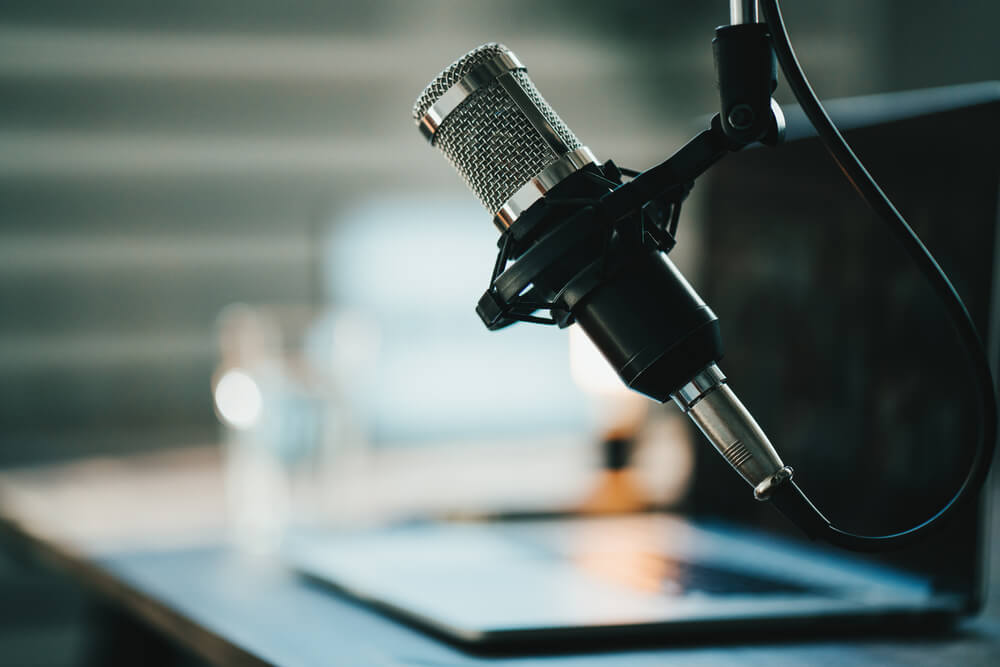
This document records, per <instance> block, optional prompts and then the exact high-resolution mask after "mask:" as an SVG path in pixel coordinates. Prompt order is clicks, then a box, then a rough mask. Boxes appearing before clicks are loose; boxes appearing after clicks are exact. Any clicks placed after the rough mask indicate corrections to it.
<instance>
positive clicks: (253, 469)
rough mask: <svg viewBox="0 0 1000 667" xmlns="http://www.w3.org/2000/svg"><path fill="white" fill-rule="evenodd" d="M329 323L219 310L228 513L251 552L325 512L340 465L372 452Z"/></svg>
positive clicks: (217, 395) (301, 313) (293, 311)
mask: <svg viewBox="0 0 1000 667" xmlns="http://www.w3.org/2000/svg"><path fill="white" fill-rule="evenodd" d="M324 324H325V320H324V318H323V314H322V313H319V312H317V311H316V310H315V309H312V308H308V307H289V306H283V307H256V308H252V307H250V306H246V305H233V306H230V307H228V308H226V309H225V310H224V311H223V312H222V313H221V314H220V316H219V320H218V332H219V348H220V363H219V366H218V368H217V369H216V373H215V376H214V380H213V397H214V404H215V409H216V414H217V416H218V418H219V421H220V423H221V425H222V439H223V447H224V460H225V464H224V466H225V481H226V494H227V502H228V513H229V517H230V519H231V522H230V523H231V527H232V530H233V536H234V538H235V539H236V540H237V542H239V543H241V544H243V545H244V546H246V547H247V548H250V549H252V550H258V551H268V550H272V549H274V548H275V547H277V546H278V544H279V542H280V540H281V537H282V536H283V534H284V533H285V531H286V529H287V528H288V527H290V526H291V525H293V524H297V523H309V522H313V521H315V520H317V518H318V517H320V516H322V515H323V513H324V512H325V511H326V509H327V508H328V507H329V506H330V504H331V503H332V502H334V499H335V497H336V493H337V490H338V489H337V486H336V484H335V480H334V473H333V470H334V469H335V468H336V467H338V466H349V465H355V466H357V465H358V461H359V459H360V458H361V457H363V449H364V447H363V445H364V439H363V437H361V436H360V434H359V433H358V431H357V430H356V429H354V428H353V425H352V422H351V419H350V415H349V414H348V411H347V410H346V409H345V406H344V402H343V401H342V400H341V398H340V396H341V392H340V387H339V386H338V384H337V377H338V370H340V369H338V368H337V367H336V366H335V365H334V364H335V362H336V357H337V355H336V353H335V351H334V350H333V346H334V343H333V340H332V339H331V337H330V327H328V326H323V325H324ZM352 358H353V360H354V363H355V366H356V364H357V363H363V357H362V356H361V355H359V354H356V353H354V354H352ZM352 370H354V369H352ZM349 460H350V461H351V463H348V461H349ZM341 500H343V499H341Z"/></svg>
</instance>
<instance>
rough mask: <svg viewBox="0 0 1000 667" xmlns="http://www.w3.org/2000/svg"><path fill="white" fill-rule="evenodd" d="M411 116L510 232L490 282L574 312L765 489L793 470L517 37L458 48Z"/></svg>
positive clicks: (687, 293) (647, 389) (630, 378)
mask: <svg viewBox="0 0 1000 667" xmlns="http://www.w3.org/2000/svg"><path fill="white" fill-rule="evenodd" d="M413 115H414V120H415V121H416V124H417V126H418V127H419V128H420V130H421V132H422V133H423V134H424V136H425V138H427V140H428V141H429V142H430V143H431V145H432V146H434V147H435V148H438V149H439V150H441V152H442V153H444V155H445V157H446V158H447V159H448V160H449V162H451V164H452V165H453V166H454V167H455V169H456V170H457V171H458V172H459V174H460V175H461V176H462V178H463V179H464V180H465V182H466V184H467V185H468V186H469V187H470V189H472V191H473V192H474V193H475V194H476V195H477V197H479V199H480V201H481V202H482V203H483V205H484V206H485V207H486V208H487V210H488V211H489V212H490V213H491V214H492V215H493V221H494V224H495V225H496V226H497V228H498V229H499V230H500V231H501V233H502V235H501V241H500V245H501V248H502V251H501V260H499V261H498V265H497V267H496V270H495V272H494V279H495V280H494V285H496V284H500V283H505V282H506V284H509V285H512V288H511V290H512V291H511V293H510V294H509V295H508V296H510V297H517V296H521V295H522V294H523V293H528V294H531V295H532V296H533V297H535V299H536V300H537V301H538V303H540V304H545V305H544V306H539V307H549V308H551V310H552V313H553V314H554V315H556V314H557V313H559V316H557V317H555V320H554V322H555V323H557V324H559V325H560V326H568V325H569V324H571V323H572V322H573V321H575V322H577V323H579V325H580V327H581V328H582V329H583V330H584V332H585V333H586V334H587V336H588V337H589V338H590V339H591V340H592V341H593V342H594V344H595V345H596V346H597V348H598V349H599V350H600V351H601V353H602V354H603V355H604V357H605V358H606V359H607V360H608V361H609V362H610V364H611V365H612V367H613V368H614V370H615V371H616V372H617V374H618V375H619V377H620V378H621V379H622V381H623V382H625V384H626V385H628V386H629V387H630V388H632V389H634V390H636V391H638V392H640V393H643V394H645V395H647V396H649V397H651V398H653V399H656V400H658V401H661V402H665V401H667V400H670V399H671V398H673V400H674V401H675V403H677V405H678V406H679V407H680V408H681V409H682V410H683V411H684V412H685V413H686V414H688V415H689V416H690V417H691V418H692V420H693V421H694V422H695V423H696V424H697V426H698V428H699V429H700V430H701V431H702V433H703V434H704V435H705V436H706V438H708V440H709V441H710V442H711V443H712V444H713V446H715V448H716V449H717V450H718V451H719V453H720V454H722V455H723V456H724V457H725V458H726V460H727V461H729V463H730V464H731V465H732V466H733V467H734V468H735V469H736V470H737V472H739V473H740V474H741V475H742V476H743V478H744V479H745V480H746V481H747V482H748V483H749V484H751V486H753V487H754V488H755V493H756V494H757V496H758V498H766V497H767V495H768V494H769V492H770V489H771V488H772V487H774V486H776V485H777V484H779V483H781V482H782V481H785V479H787V478H789V477H790V475H791V469H790V468H787V467H785V466H784V464H783V463H782V462H781V459H780V458H779V457H778V455H777V453H776V452H775V451H774V448H773V447H772V446H771V444H770V442H769V441H768V440H767V437H766V436H765V435H764V433H763V431H762V430H761V429H760V427H759V426H758V425H757V423H756V421H754V419H753V417H752V416H751V415H750V414H749V412H748V411H747V410H746V408H745V407H744V406H743V404H742V403H741V402H740V401H739V399H738V398H737V397H736V396H735V394H733V392H732V391H731V390H730V389H729V387H728V386H727V385H726V378H725V375H723V373H722V372H721V371H720V370H719V369H718V366H717V365H716V364H717V362H718V360H719V359H720V358H721V357H722V354H723V347H722V338H721V334H720V330H719V322H718V318H717V317H716V315H715V313H713V312H712V310H711V309H710V308H709V307H708V306H707V305H705V302H704V301H703V300H702V299H701V297H699V296H698V294H697V293H696V292H695V291H694V289H693V288H692V287H691V285H690V284H688V282H687V280H685V279H684V277H683V276H682V275H681V273H680V272H679V271H678V270H677V268H676V267H675V266H674V264H673V263H672V262H671V261H670V259H669V258H668V257H667V256H666V254H665V252H662V250H663V249H664V248H663V246H662V245H660V246H659V247H657V245H656V244H653V245H651V244H649V243H648V242H647V239H646V230H647V227H646V222H647V221H646V220H645V216H646V214H647V210H646V209H645V208H643V207H641V206H640V207H639V208H637V209H636V208H627V209H626V210H610V211H609V210H608V206H607V205H605V203H606V202H608V201H609V195H613V194H614V193H615V192H616V191H617V190H618V188H620V187H626V186H622V185H621V183H620V172H619V171H618V169H617V167H614V166H613V165H612V164H611V163H610V162H608V163H605V164H603V165H602V164H601V163H600V162H598V160H597V158H596V157H595V156H594V154H593V153H592V152H591V151H590V149H589V148H587V147H586V146H584V145H583V144H582V143H581V142H580V141H579V139H577V137H576V135H575V134H573V132H572V131H570V130H569V128H568V127H567V126H566V125H565V123H563V121H562V120H561V119H560V118H559V116H558V115H557V114H556V113H555V112H554V111H553V110H552V108H551V107H550V106H549V105H548V103H547V102H545V100H544V98H542V96H541V95H540V94H539V93H538V91H537V89H536V88H535V86H534V84H533V83H532V82H531V80H530V79H529V78H528V76H527V71H526V69H525V68H524V66H523V65H522V64H521V63H520V61H519V60H518V59H517V57H516V56H515V55H514V54H513V53H512V52H510V50H509V49H507V48H506V47H504V46H503V45H500V44H485V45H483V46H481V47H479V48H477V49H474V50H473V51H471V52H469V53H468V54H466V55H465V56H464V57H462V58H460V59H459V60H457V61H456V62H455V63H453V64H452V65H451V66H450V67H448V68H447V69H445V70H444V71H443V72H442V73H441V74H440V75H439V76H438V77H437V78H436V79H434V80H433V81H432V82H431V83H430V84H429V85H428V86H427V88H426V89H425V90H424V92H423V94H422V95H421V96H420V97H419V98H418V99H417V102H416V104H415V105H414V110H413ZM639 178H641V176H640V177H639ZM637 180H638V179H637ZM630 185H631V184H630ZM685 194H686V191H685ZM677 206H679V202H678V203H677ZM677 210H678V211H679V209H677ZM672 245H673V239H672V237H671V238H670V239H669V244H668V247H667V248H666V249H667V250H669V248H670V247H672ZM504 250H509V254H505V253H504ZM507 260H513V264H512V265H511V266H510V268H506V267H505V265H506V262H507ZM528 266H530V267H532V270H530V271H528V272H527V273H525V272H526V271H527V269H524V270H522V269H523V267H528ZM505 268H506V270H504V269H505ZM501 271H502V272H503V273H502V274H501ZM519 274H524V275H520V276H519ZM526 275H530V281H529V280H528V278H527V277H525V276H526ZM519 277H520V279H521V280H520V282H518V281H517V279H518V278H519ZM491 289H493V286H492V285H491ZM489 296H490V293H489V292H488V293H487V295H486V296H485V297H484V300H483V301H481V302H480V305H479V307H478V308H477V311H478V312H479V314H480V317H482V318H483V320H484V322H485V323H486V324H487V326H488V327H489V328H491V329H493V328H499V327H500V326H504V325H505V324H509V323H510V321H503V320H502V318H501V317H500V316H499V315H498V313H499V310H498V309H497V308H496V307H495V306H496V304H495V302H494V301H493V300H491V299H489V298H487V297H489ZM552 304H556V306H553V305H552ZM522 319H529V321H540V320H538V319H537V318H522ZM550 323H551V321H550Z"/></svg>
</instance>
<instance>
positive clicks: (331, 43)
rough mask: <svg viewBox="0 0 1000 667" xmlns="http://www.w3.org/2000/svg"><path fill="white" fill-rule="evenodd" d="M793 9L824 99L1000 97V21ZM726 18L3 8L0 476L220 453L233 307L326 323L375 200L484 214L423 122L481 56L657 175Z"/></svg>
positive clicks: (575, 9) (931, 12)
mask: <svg viewBox="0 0 1000 667" xmlns="http://www.w3.org/2000/svg"><path fill="white" fill-rule="evenodd" d="M786 5H787V7H786V8H785V11H786V13H787V18H788V22H789V25H790V29H791V31H792V35H793V39H794V41H795V44H796V46H797V48H798V50H799V52H800V56H801V57H802V60H803V62H804V64H805V67H806V69H807V71H808V73H809V74H810V76H811V77H812V79H813V82H814V84H815V86H816V88H817V89H818V91H819V92H820V94H821V95H823V96H826V97H832V96H843V95H855V94H863V93H870V92H878V91H888V90H900V89H906V88H913V87H920V86H934V85H944V84H950V83H957V82H966V81H975V80H982V79H989V78H997V77H1000V72H998V67H1000V65H998V63H1000V46H998V42H997V41H996V40H995V39H991V38H990V36H989V34H988V31H986V30H982V29H981V26H984V25H992V24H993V23H994V22H995V21H996V19H998V18H1000V5H997V3H994V2H989V1H987V0H979V1H968V2H961V3H949V4H943V3H932V2H923V1H921V2H914V1H907V2H904V1H902V0H881V1H872V0H843V1H840V2H821V1H819V0H799V1H796V2H791V1H790V2H787V3H786ZM727 17H728V5H727V3H725V2H723V1H722V0H719V1H717V2H703V1H701V0H698V1H696V0H676V1H675V2H657V3H652V2H645V3H643V2H629V1H626V2H619V3H614V5H612V4H608V3H603V2H580V1H579V0H574V1H572V2H570V1H568V0H567V1H561V2H546V3H537V2H521V1H519V0H511V1H509V2H505V3H486V2H482V3H470V2H446V1H441V0H437V1H427V2H410V1H407V0H380V1H377V2H375V1H373V2H366V3H345V2H322V3H319V2H296V1H292V2H283V3H277V4H276V3H267V2H260V1H258V0H246V1H244V2H239V3H235V2H225V3H206V2H187V1H181V2H170V3H141V4H137V3H133V2H101V3H85V4H81V3H74V2H51V3H39V2H21V1H19V0H8V1H7V2H5V3H3V6H2V8H0V100H2V102H0V378H2V379H0V442H2V446H0V465H2V464H11V463H16V462H28V461H33V460H40V459H51V458H57V457H66V456H78V455H82V454H85V453H89V452H95V451H121V450H126V449H134V448H150V447H158V446H167V445H174V444H192V443H197V442H206V441H211V440H212V439H213V438H214V437H215V418H214V415H213V413H212V408H211V400H210V388H209V377H210V374H211V372H212V369H213V366H214V364H215V361H216V351H215V350H216V339H215V334H214V331H213V327H214V322H215V318H216V316H217V314H218V313H219V311H220V309H221V308H222V307H223V306H224V305H226V304H227V303H230V302H234V301H247V302H251V303H284V302H288V303H318V302H322V301H323V300H324V298H325V296H324V290H323V287H322V280H321V279H320V278H319V277H318V274H319V273H320V271H321V265H322V250H321V244H320V243H318V239H319V238H321V237H322V236H323V234H324V233H325V232H326V230H327V228H328V226H329V225H330V224H331V221H334V220H336V219H337V216H338V212H341V211H344V210H346V209H349V208H350V207H351V206H353V205H355V204H356V203H357V202H358V201H360V200H363V199H365V198H367V197H371V196H372V195H373V194H375V193H379V192H385V191H393V192H397V193H398V192H403V193H407V192H409V193H412V196H413V197H415V198H416V197H420V196H421V195H422V193H425V192H427V191H433V192H435V193H440V192H453V193H459V194H458V196H468V195H465V194H464V186H463V185H462V184H461V183H460V182H459V181H458V179H457V178H456V177H455V175H454V173H453V172H452V171H451V169H450V167H449V166H448V165H447V164H446V163H445V162H444V161H443V160H441V159H440V157H439V156H437V155H435V154H433V153H432V152H431V151H429V150H428V149H427V147H426V145H425V144H424V143H423V141H422V139H421V138H420V137H419V136H418V133H417V132H416V131H415V129H414V127H413V125H412V122H411V120H410V108H411V105H412V102H413V99H414V98H415V97H416V95H417V93H418V92H419V91H420V90H421V89H422V87H423V86H424V85H425V84H426V82H427V81H428V80H429V79H430V78H431V77H432V76H434V75H435V74H436V73H437V72H438V71H439V70H440V69H441V68H443V67H444V66H445V65H447V64H448V63H450V62H451V61H452V60H453V59H455V58H457V57H458V56H460V55H462V54H464V53H465V52H466V51H467V50H469V49H470V48H472V47H474V46H476V45H478V44H480V43H482V42H485V41H491V40H498V41H503V42H505V43H507V44H508V45H509V46H511V47H512V48H513V49H514V50H515V51H516V52H517V53H518V55H519V56H520V57H521V59H522V60H523V61H524V62H525V63H526V64H527V65H528V66H529V68H530V71H531V74H532V76H533V78H534V80H535V82H536V83H537V85H538V86H539V88H540V89H541V90H542V92H543V94H544V95H546V96H547V97H548V98H549V101H550V102H551V104H552V106H553V107H554V108H555V109H556V110H557V111H558V112H559V113H560V114H561V115H563V117H564V119H565V120H566V121H567V122H568V123H569V125H570V126H571V127H572V128H573V129H574V130H575V131H576V133H577V134H578V135H579V136H580V137H581V138H583V140H584V142H585V143H588V144H589V145H590V146H591V147H592V148H593V149H594V150H595V151H596V152H597V154H598V155H599V156H605V157H613V158H614V159H615V160H616V161H618V162H619V163H621V164H626V165H630V166H634V167H640V168H641V167H646V166H649V165H651V164H652V163H654V162H656V161H658V160H660V159H662V158H663V157H665V156H667V155H668V154H669V153H670V152H672V151H673V150H674V149H675V148H676V147H677V146H678V145H679V144H680V143H681V142H682V141H683V140H684V139H685V138H686V137H687V136H688V135H689V134H690V133H691V131H692V130H693V128H694V126H695V125H694V121H693V119H695V118H697V117H698V116H699V115H700V114H703V113H706V112H711V111H713V109H714V106H715V104H716V99H715V87H714V86H715V84H714V76H713V71H712V58H711V47H710V43H709V42H710V40H711V37H712V28H713V27H714V26H715V25H716V24H719V23H723V22H725V21H726V20H727ZM779 97H780V98H781V99H782V101H788V98H789V95H788V93H787V92H786V91H785V90H784V89H781V90H779ZM470 224H473V225H484V226H488V225H489V222H488V218H487V217H485V216H484V217H483V218H482V219H478V220H470ZM484 270H485V267H484ZM475 278H476V279H479V278H480V277H479V276H476V277H475ZM470 303H471V302H470ZM470 316H471V311H470Z"/></svg>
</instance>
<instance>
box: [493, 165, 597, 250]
mask: <svg viewBox="0 0 1000 667" xmlns="http://www.w3.org/2000/svg"><path fill="white" fill-rule="evenodd" d="M590 164H598V162H597V158H596V157H594V154H593V153H592V152H591V151H590V149H589V148H587V147H586V146H581V147H580V148H577V149H576V150H573V151H569V152H568V153H565V154H564V155H563V156H562V157H560V158H559V159H558V160H556V161H555V162H553V163H552V164H550V165H549V166H548V167H546V168H545V169H543V170H542V171H541V172H539V173H538V175H537V176H535V177H534V178H532V179H531V180H530V181H528V182H527V183H525V184H524V185H522V186H521V188H520V189H519V190H518V191H517V192H515V193H514V196H512V197H511V198H510V199H508V200H507V201H506V203H504V205H503V206H501V207H500V210H499V211H497V212H496V214H494V216H493V224H494V225H496V226H497V228H498V229H499V230H500V231H501V232H504V231H506V230H507V228H509V227H510V226H511V225H513V224H514V222H515V221H516V220H517V219H518V217H520V215H521V214H522V213H524V212H525V211H526V210H528V208H529V207H530V206H531V205H532V204H534V203H535V202H536V201H538V200H539V199H541V198H542V197H544V196H545V194H546V193H547V192H548V191H549V190H551V189H552V188H554V187H555V186H557V185H559V183H560V182H562V180H563V179H564V178H566V177H567V176H570V175H572V174H575V173H576V172H578V171H580V170H581V169H583V168H584V167H586V166H587V165H590Z"/></svg>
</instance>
